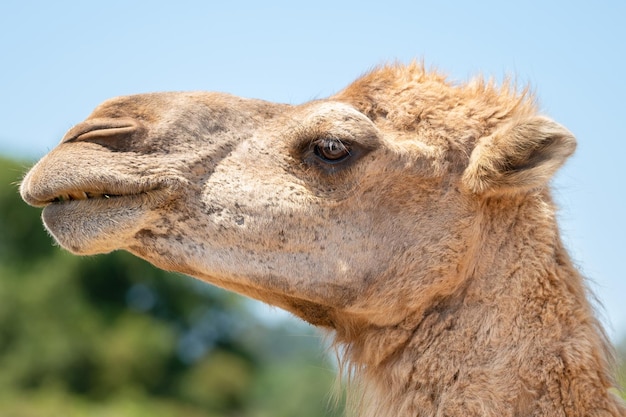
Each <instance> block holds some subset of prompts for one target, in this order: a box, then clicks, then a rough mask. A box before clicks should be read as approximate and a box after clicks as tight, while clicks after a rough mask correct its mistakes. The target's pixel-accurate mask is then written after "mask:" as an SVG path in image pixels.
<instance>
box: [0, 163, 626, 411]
mask: <svg viewBox="0 0 626 417" xmlns="http://www.w3.org/2000/svg"><path fill="white" fill-rule="evenodd" d="M25 170H26V165H20V164H18V163H16V162H13V161H10V160H7V159H2V158H0V369H1V370H2V371H1V372H0V415H2V416H6V417H61V416H62V417H82V416H95V417H121V416H123V417H144V416H145V417H179V416H180V417H183V416H184V417H214V416H222V417H224V416H233V417H235V416H237V417H293V416H299V417H313V416H317V417H320V416H338V415H340V414H341V412H340V410H339V409H334V408H333V407H332V406H330V405H329V404H332V401H331V400H330V390H331V386H332V383H333V380H334V373H335V372H334V369H333V366H332V364H331V363H330V362H329V361H328V359H327V358H326V356H325V355H324V354H323V350H322V349H321V348H320V346H321V343H320V340H319V336H317V334H316V333H315V332H314V331H312V330H311V329H310V328H308V327H305V326H304V325H302V326H294V325H293V324H290V325H289V326H288V327H286V326H270V325H267V324H264V323H263V322H261V321H259V319H258V318H256V317H255V316H254V315H253V314H252V313H251V312H250V311H249V309H248V308H247V305H246V301H244V300H243V299H242V298H241V297H238V296H235V295H233V294H230V293H227V292H224V291H221V290H218V289H216V288H214V287H211V286H209V285H207V284H203V283H200V282H198V281H195V280H193V279H191V278H188V277H184V276H181V275H175V274H170V273H166V272H163V271H161V270H158V269H156V268H154V267H152V266H151V265H149V264H147V263H146V262H143V261H141V260H140V259H137V258H135V257H133V256H131V255H129V254H127V253H121V252H116V253H113V254H110V255H106V256H97V257H89V258H80V257H76V256H72V255H69V254H67V253H65V252H63V251H62V250H60V249H59V248H58V247H55V246H53V245H52V240H51V238H50V237H49V236H47V235H46V233H45V232H44V230H43V228H42V226H41V221H40V219H39V216H40V210H38V209H33V208H31V207H28V206H26V205H25V204H24V203H23V202H22V201H21V199H20V198H19V196H18V194H17V182H18V181H19V179H20V178H21V175H22V173H23V172H25ZM620 353H621V355H622V357H626V343H623V344H622V346H621V349H620ZM620 377H621V380H622V384H626V365H624V364H623V365H622V367H621V373H620Z"/></svg>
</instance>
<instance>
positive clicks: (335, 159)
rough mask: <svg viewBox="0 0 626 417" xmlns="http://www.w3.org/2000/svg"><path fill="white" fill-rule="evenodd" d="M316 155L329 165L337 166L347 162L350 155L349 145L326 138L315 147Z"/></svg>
mask: <svg viewBox="0 0 626 417" xmlns="http://www.w3.org/2000/svg"><path fill="white" fill-rule="evenodd" d="M313 152H314V153H315V155H316V156H317V157H318V158H320V159H321V160H323V161H324V162H326V163H328V164H336V163H339V162H342V161H344V160H346V159H347V158H348V157H349V156H350V155H351V153H350V148H349V147H348V145H346V144H345V143H343V142H342V141H340V140H339V139H334V138H324V139H321V140H319V141H317V142H316V143H315V144H314V145H313Z"/></svg>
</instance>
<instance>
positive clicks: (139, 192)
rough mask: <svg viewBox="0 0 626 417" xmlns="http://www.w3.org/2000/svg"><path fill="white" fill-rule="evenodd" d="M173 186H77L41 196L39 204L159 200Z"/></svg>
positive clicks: (171, 192)
mask: <svg viewBox="0 0 626 417" xmlns="http://www.w3.org/2000/svg"><path fill="white" fill-rule="evenodd" d="M173 191H174V190H173V189H172V187H166V186H165V185H164V184H159V185H155V186H147V187H141V188H136V189H135V188H130V187H128V188H125V189H119V188H113V189H105V188H75V189H71V190H63V191H60V192H56V193H54V194H50V195H49V196H48V197H46V198H40V199H39V201H38V205H39V206H43V207H47V206H50V205H55V206H58V205H64V204H72V203H73V204H77V203H87V204H88V203H96V202H98V203H100V204H102V203H108V202H110V203H111V204H113V203H119V202H121V201H122V200H124V201H128V202H130V201H135V202H158V201H160V200H163V199H164V198H165V197H167V196H171V195H172V194H173Z"/></svg>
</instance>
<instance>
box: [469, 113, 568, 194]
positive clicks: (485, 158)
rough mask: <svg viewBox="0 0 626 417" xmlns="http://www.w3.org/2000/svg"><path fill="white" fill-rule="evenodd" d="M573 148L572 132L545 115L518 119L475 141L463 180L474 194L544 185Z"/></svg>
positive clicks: (523, 189) (526, 189)
mask: <svg viewBox="0 0 626 417" xmlns="http://www.w3.org/2000/svg"><path fill="white" fill-rule="evenodd" d="M575 149H576V139H575V138H574V136H573V135H572V133H571V132H569V131H568V130H567V129H565V128H564V127H563V126H561V125H560V124H558V123H556V122H554V121H552V120H550V119H548V118H546V117H541V116H535V117H532V118H530V119H524V120H521V121H517V122H514V123H511V124H509V125H508V126H505V127H503V128H501V129H498V130H496V131H495V132H494V133H493V134H492V135H490V136H487V137H484V138H482V139H480V140H479V141H478V144H477V145H476V147H475V148H474V150H473V151H472V154H471V156H470V161H469V165H468V166H467V168H466V169H465V172H464V173H463V183H464V185H465V186H466V187H467V189H469V190H471V191H472V192H474V193H476V194H505V193H518V192H523V191H528V190H531V189H534V188H539V187H543V186H544V185H546V184H547V183H548V181H549V180H550V178H551V177H552V175H554V173H555V172H556V170H557V169H558V168H559V167H561V165H563V163H564V162H565V160H566V159H567V158H568V157H569V156H570V155H571V154H572V153H573V152H574V150H575Z"/></svg>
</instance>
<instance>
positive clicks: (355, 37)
mask: <svg viewBox="0 0 626 417" xmlns="http://www.w3.org/2000/svg"><path fill="white" fill-rule="evenodd" d="M624 16H626V2H623V1H617V0H616V1H612V2H610V1H609V2H607V1H595V2H593V4H592V2H580V1H567V2H565V1H553V2H546V1H541V2H540V1H535V0H531V1H525V2H519V3H515V2H504V1H500V2H495V1H483V2H479V3H477V2H453V1H440V2H433V1H429V2H422V1H415V0H414V1H406V2H400V1H393V0H390V1H385V2H382V1H377V2H372V1H367V0H361V1H353V2H352V1H351V2H340V1H337V0H335V1H326V0H324V1H317V2H315V3H306V4H303V5H298V4H297V3H296V2H286V1H285V2H272V1H266V2H244V1H232V2H224V1H220V2H209V1H185V0H181V1H177V2H162V1H127V2H122V1H116V0H111V1H107V2H83V1H81V2H79V1H74V2H68V1H55V2H43V1H23V0H21V1H16V0H5V1H3V2H2V3H1V4H0V126H2V130H1V131H0V153H3V154H8V155H13V156H19V157H24V158H30V159H35V158H37V157H40V156H42V155H43V154H44V153H46V152H47V151H48V150H50V149H51V148H52V147H54V145H55V144H56V143H57V142H58V141H59V139H60V138H61V136H62V135H63V134H64V133H65V131H66V130H67V129H69V128H70V127H71V126H72V125H73V124H75V123H77V122H79V121H80V120H82V119H83V118H85V117H86V116H87V115H88V114H89V113H90V112H91V110H92V109H93V108H94V107H95V106H96V105H97V104H98V103H99V102H101V101H103V100H104V99H106V98H109V97H112V96H117V95H124V94H132V93H140V92H149V91H165V90H215V91H225V92H230V93H233V94H237V95H241V96H245V97H257V98H263V99H266V100H272V101H279V102H288V103H301V102H304V101H307V100H310V99H313V98H320V97H324V96H327V95H329V94H332V93H333V92H335V91H337V90H339V89H341V88H342V87H344V86H345V85H347V84H348V83H349V82H350V81H352V80H353V79H354V78H356V77H358V76H359V75H360V74H362V73H363V72H365V71H366V70H368V69H369V68H371V67H373V66H375V65H377V64H380V63H384V62H389V61H400V62H410V61H411V60H413V59H418V60H421V59H423V60H424V61H425V63H426V64H427V65H428V66H434V67H437V68H439V69H440V70H442V71H443V72H445V73H447V74H449V76H450V78H452V79H455V80H464V79H467V78H469V77H471V76H472V75H474V74H477V73H483V74H486V75H491V76H494V77H495V78H496V79H502V78H503V77H505V76H511V77H513V78H514V79H516V80H517V81H518V83H520V84H522V85H523V84H530V85H531V86H532V88H533V89H534V90H535V91H536V92H537V95H538V97H539V100H540V103H541V105H542V110H543V112H544V113H546V114H548V115H549V116H551V117H553V118H554V119H556V120H557V121H559V122H560V123H562V124H564V125H565V126H567V127H568V128H569V129H570V130H571V131H573V132H574V134H575V135H576V136H577V138H578V141H579V147H578V151H577V154H576V155H575V156H574V157H573V158H572V159H571V160H570V162H569V163H568V164H567V165H566V167H565V168H564V169H562V170H561V172H560V173H559V174H558V176H557V178H556V180H555V183H554V185H555V189H556V198H557V201H558V203H559V205H560V206H561V212H560V220H561V226H562V230H563V237H564V240H565V242H566V245H567V246H568V247H569V248H570V250H571V252H572V255H573V257H574V259H575V260H576V262H577V264H578V265H579V267H580V269H581V270H582V271H583V273H584V274H585V275H586V276H588V277H589V278H590V279H591V280H592V281H593V282H592V284H591V286H592V288H593V289H594V291H595V292H596V293H597V294H598V296H599V298H600V299H601V300H602V301H603V304H604V311H605V313H603V316H604V317H605V318H606V320H605V322H607V323H609V333H610V335H611V336H612V338H613V339H614V340H619V339H621V338H622V337H624V336H626V277H625V273H624V270H625V268H624V264H622V263H621V262H622V261H624V259H622V257H625V256H626V250H625V249H626V244H625V243H624V241H625V236H626V217H625V216H626V210H625V209H626V197H625V191H626V187H625V185H624V182H625V181H624V180H625V179H626V175H625V174H624V171H622V169H621V168H623V167H624V165H625V164H624V157H625V156H626V140H625V139H626V135H625V133H626V127H625V126H626V123H624V121H625V120H626V116H625V113H626V106H625V105H624V103H625V97H626V77H625V67H626V65H625V64H626V46H625V45H626V25H625V24H624Z"/></svg>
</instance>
